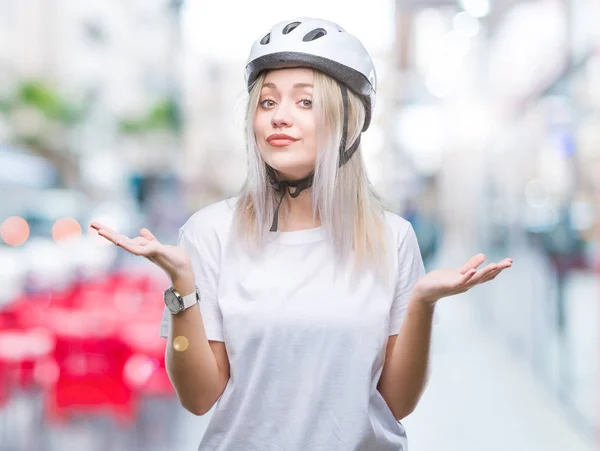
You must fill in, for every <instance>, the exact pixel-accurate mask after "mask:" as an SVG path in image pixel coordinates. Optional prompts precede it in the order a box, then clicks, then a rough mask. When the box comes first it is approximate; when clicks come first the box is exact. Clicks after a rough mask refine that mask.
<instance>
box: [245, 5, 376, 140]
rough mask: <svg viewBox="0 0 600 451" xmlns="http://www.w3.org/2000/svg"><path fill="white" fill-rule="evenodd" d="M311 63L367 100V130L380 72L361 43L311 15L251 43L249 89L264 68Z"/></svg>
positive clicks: (343, 31)
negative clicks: (377, 71)
mask: <svg viewBox="0 0 600 451" xmlns="http://www.w3.org/2000/svg"><path fill="white" fill-rule="evenodd" d="M286 67H311V68H313V69H317V70H319V71H321V72H323V73H325V74H327V75H329V76H331V77H333V78H335V79H336V80H337V81H339V82H340V83H343V84H345V85H346V86H348V87H349V88H350V89H351V90H352V91H353V92H354V93H355V94H357V95H358V96H359V97H360V98H361V99H362V100H363V103H364V104H365V110H366V111H365V113H366V115H365V123H364V126H363V131H365V130H367V128H368V127H369V124H370V122H371V116H372V112H373V109H374V107H375V91H376V90H377V75H376V73H375V66H373V61H372V60H371V57H370V56H369V53H368V52H367V50H366V49H365V47H364V46H363V45H362V43H361V42H360V41H359V40H358V39H357V38H356V37H354V36H352V35H351V34H349V33H347V32H346V31H345V30H344V29H343V28H342V27H340V26H339V25H337V24H335V23H333V22H330V21H328V20H323V19H314V18H309V17H303V18H297V19H294V20H286V21H284V22H279V23H278V24H276V25H275V26H273V28H271V31H269V32H268V33H267V34H265V35H263V36H261V37H260V38H258V39H257V40H256V42H255V43H254V44H253V45H252V49H251V50H250V56H249V57H248V62H247V64H246V76H245V79H246V86H247V87H248V89H250V87H251V86H252V84H253V83H254V82H255V81H256V79H257V78H258V76H259V75H260V73H261V72H263V71H265V70H268V69H281V68H286Z"/></svg>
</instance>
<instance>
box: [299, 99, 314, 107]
mask: <svg viewBox="0 0 600 451" xmlns="http://www.w3.org/2000/svg"><path fill="white" fill-rule="evenodd" d="M300 104H301V105H302V106H303V107H304V108H312V100H310V99H302V100H300Z"/></svg>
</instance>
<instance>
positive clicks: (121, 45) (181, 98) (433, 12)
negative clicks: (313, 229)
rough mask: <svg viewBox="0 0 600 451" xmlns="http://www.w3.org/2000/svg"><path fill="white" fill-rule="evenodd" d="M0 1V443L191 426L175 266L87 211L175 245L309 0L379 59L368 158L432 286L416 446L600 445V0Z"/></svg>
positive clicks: (218, 192)
mask: <svg viewBox="0 0 600 451" xmlns="http://www.w3.org/2000/svg"><path fill="white" fill-rule="evenodd" d="M294 3H295V2H293V3H290V4H289V5H290V6H288V4H287V3H282V2H275V1H272V0H254V1H252V2H242V3H239V2H236V3H232V2H224V3H220V2H216V3H215V2H212V3H211V4H210V5H209V4H206V3H205V2H198V1H191V0H188V1H184V0H102V1H100V0H88V1H86V2H81V1H77V0H20V1H18V2H16V1H11V0H0V237H1V239H0V449H1V450H11V451H12V450H44V451H45V450H165V449H171V450H185V449H190V450H191V449H196V447H197V445H198V444H199V442H200V439H201V437H202V434H203V433H204V430H205V427H206V424H207V422H208V421H209V420H210V416H211V412H209V413H208V414H207V415H205V416H202V417H196V416H193V415H192V414H190V413H188V412H187V411H185V410H184V409H183V408H182V407H181V406H180V405H179V403H178V401H177V399H176V397H175V395H174V393H173V390H172V388H171V386H170V383H169V381H168V378H167V376H166V373H165V369H164V361H163V353H164V346H165V342H164V340H163V339H161V338H160V337H159V335H158V334H159V322H160V316H161V313H162V310H163V301H162V291H163V290H164V289H165V288H166V287H167V286H168V280H167V279H166V278H165V277H164V275H163V274H162V272H161V271H160V270H157V269H156V268H154V267H153V265H151V264H150V263H149V262H147V261H145V260H143V259H141V258H135V257H130V256H128V255H126V253H125V252H124V251H122V250H120V249H117V248H116V247H115V246H112V245H107V244H106V242H105V241H104V240H103V239H100V237H98V236H97V235H96V234H95V232H93V231H92V230H91V229H89V227H88V226H89V223H90V221H91V220H92V219H96V220H99V221H102V222H104V223H105V224H107V225H109V226H111V227H113V228H115V229H117V230H118V231H120V232H122V233H124V234H127V235H130V236H136V235H137V234H138V232H139V229H140V228H141V227H148V228H149V229H150V230H152V231H153V232H154V233H155V235H157V237H158V238H159V239H160V240H163V241H165V242H168V243H173V244H174V243H175V241H176V238H177V229H178V227H180V226H181V225H182V224H183V222H185V220H186V219H187V218H188V217H189V216H190V215H191V214H193V213H194V212H195V211H196V210H198V209H199V208H201V207H203V206H205V205H207V204H209V203H212V202H215V201H218V200H221V199H223V198H225V197H228V196H231V195H235V194H236V192H237V190H238V189H239V188H240V187H241V184H242V183H243V180H244V176H245V168H246V166H245V165H246V159H245V150H244V143H243V111H244V103H245V100H246V97H245V90H244V80H243V74H244V64H245V59H246V57H247V54H248V51H249V49H250V46H251V44H252V43H253V41H254V39H256V38H257V37H258V36H261V35H262V34H265V33H266V32H267V31H268V30H269V28H270V26H271V25H273V24H274V23H276V22H278V21H281V20H285V19H292V18H295V17H300V16H316V17H323V18H327V19H329V20H332V21H334V22H337V23H339V24H341V25H342V26H343V27H344V28H345V29H346V30H347V31H349V32H350V33H352V34H354V35H356V36H357V37H358V38H359V39H361V40H362V41H363V43H364V44H365V46H366V47H367V48H368V50H369V51H370V52H371V54H372V56H373V58H374V61H375V64H376V67H377V70H378V76H379V90H378V98H377V105H376V110H375V117H374V122H373V124H372V126H371V127H370V129H369V131H368V132H367V133H366V134H365V136H364V138H363V142H364V145H363V152H364V156H365V159H366V161H367V164H368V168H369V176H370V178H371V180H372V182H373V184H374V185H375V187H376V188H377V189H378V190H379V192H380V193H381V195H382V196H383V198H384V199H385V200H386V202H387V203H388V205H389V206H390V208H391V209H392V210H393V211H394V212H396V213H398V214H400V215H402V216H403V217H405V218H406V219H408V220H409V221H411V223H412V224H413V226H414V228H415V230H416V232H417V236H418V238H419V243H420V246H421V251H422V254H423V258H424V260H425V263H426V266H427V269H428V270H431V269H434V268H440V267H446V266H458V265H460V264H462V263H463V262H464V261H465V260H466V259H467V258H468V257H469V256H471V255H473V254H474V253H477V252H484V253H485V254H486V255H487V257H488V261H499V260H501V259H503V258H504V257H507V256H509V257H512V258H513V259H514V265H513V268H511V269H510V270H509V271H506V272H504V273H503V274H502V275H501V276H499V277H498V278H497V279H496V280H495V281H493V282H492V283H489V284H486V285H483V286H478V287H476V288H475V289H473V290H471V291H469V292H468V293H465V294H463V295H460V296H459V297H456V298H451V299H445V300H443V301H442V302H440V304H439V307H438V308H439V310H440V319H441V322H440V323H439V325H438V326H436V328H435V332H434V343H433V374H432V378H431V381H430V384H429V387H428V390H427V392H426V394H425V396H424V397H423V400H422V402H421V404H420V405H419V407H418V408H417V410H416V411H415V412H414V413H413V414H412V415H411V416H410V417H408V418H407V419H405V420H403V423H404V424H405V426H406V428H407V431H408V436H409V443H410V449H411V450H412V451H439V450H442V449H443V450H448V451H451V450H452V451H454V450H457V451H458V450H460V451H471V450H473V451H475V450H477V451H482V450H484V451H487V450H492V451H493V450H506V449H511V450H515V451H517V450H523V451H534V450H544V451H548V450H561V451H564V450H569V451H575V450H592V449H598V446H597V445H596V444H597V443H598V437H600V435H598V433H597V432H598V424H599V418H598V412H599V407H600V406H599V398H598V392H597V385H598V384H597V377H596V374H597V364H598V357H599V355H600V353H599V351H600V350H599V349H598V344H599V342H600V340H599V337H598V333H597V331H598V325H599V321H600V312H599V311H598V301H599V300H600V293H599V290H598V280H599V278H598V276H599V273H600V250H599V248H598V234H599V231H600V223H599V219H598V216H599V215H598V207H599V206H600V127H599V125H600V27H598V18H600V2H599V1H597V0H532V1H526V0H521V1H517V0H459V1H457V0H395V1H394V0H371V1H370V2H368V3H365V2H363V3H360V4H358V3H357V4H352V3H351V2H344V1H342V0H330V1H328V2H322V1H317V0H304V1H303V2H301V3H302V5H301V6H292V5H293V4H294Z"/></svg>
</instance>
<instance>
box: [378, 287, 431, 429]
mask: <svg viewBox="0 0 600 451" xmlns="http://www.w3.org/2000/svg"><path fill="white" fill-rule="evenodd" d="M433 311H434V307H433V306H432V305H430V304H428V303H425V302H420V301H419V299H418V298H415V297H412V298H411V300H410V302H409V303H408V308H407V311H406V315H405V317H404V320H403V322H402V326H401V328H400V331H399V333H398V335H393V336H390V338H389V340H388V345H387V349H386V357H385V364H384V367H383V371H382V373H381V378H380V379H379V384H378V386H377V388H378V390H379V392H380V393H381V396H382V397H383V398H384V399H385V401H386V402H387V404H388V406H389V407H390V410H391V411H392V413H393V414H394V417H395V418H396V419H397V420H401V419H402V418H405V417H406V416H408V415H409V414H411V413H412V412H413V410H414V409H415V407H416V406H417V404H418V402H419V400H420V399H421V396H422V395H423V392H424V391H425V387H426V386H427V381H428V378H429V371H430V367H429V351H430V346H431V328H432V323H433Z"/></svg>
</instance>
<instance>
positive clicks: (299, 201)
mask: <svg viewBox="0 0 600 451" xmlns="http://www.w3.org/2000/svg"><path fill="white" fill-rule="evenodd" d="M292 191H293V188H292ZM284 202H286V204H287V215H285V217H282V218H280V225H279V230H280V231H282V232H293V231H295V230H305V229H314V228H316V227H320V226H321V219H320V218H319V216H318V215H317V217H316V219H313V216H312V208H313V204H312V188H307V189H305V190H303V191H302V192H301V193H300V195H299V196H298V197H296V198H293V197H291V196H290V195H289V193H288V192H287V190H286V194H285V201H284Z"/></svg>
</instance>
